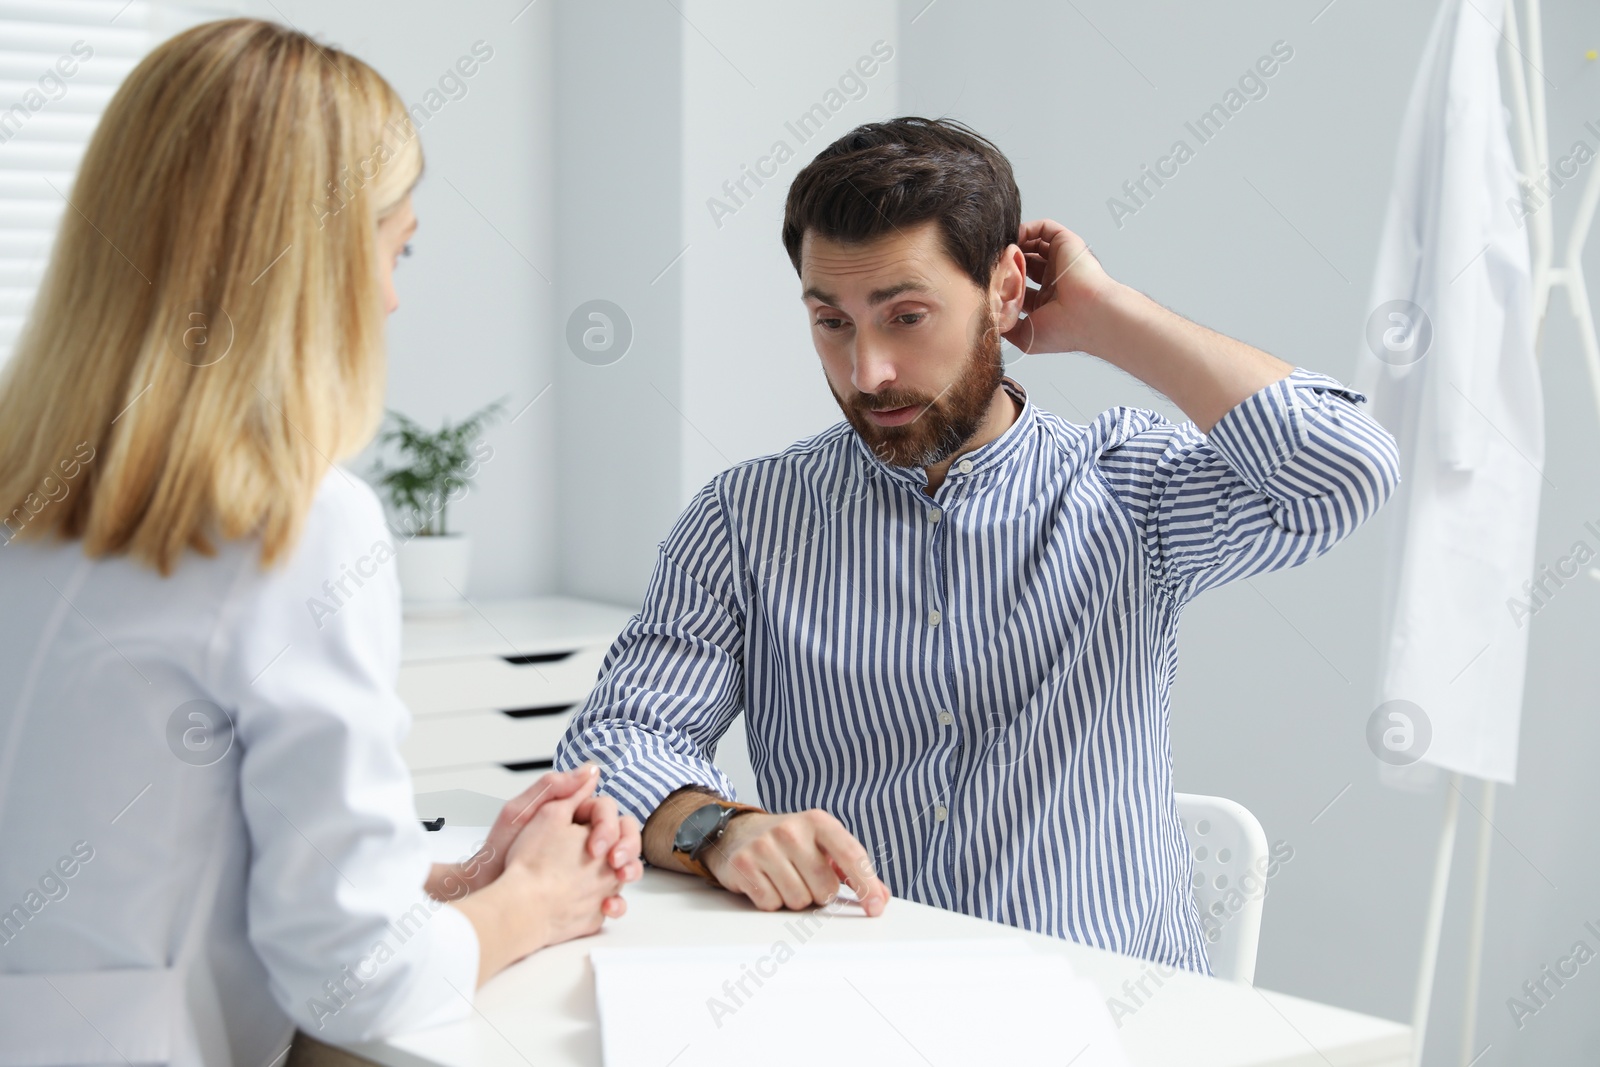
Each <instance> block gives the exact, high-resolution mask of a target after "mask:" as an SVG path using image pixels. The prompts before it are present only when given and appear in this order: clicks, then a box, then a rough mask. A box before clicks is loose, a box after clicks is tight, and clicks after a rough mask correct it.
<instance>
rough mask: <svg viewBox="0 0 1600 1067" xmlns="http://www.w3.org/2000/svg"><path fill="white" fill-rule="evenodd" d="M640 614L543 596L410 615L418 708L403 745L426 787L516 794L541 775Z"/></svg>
mask: <svg viewBox="0 0 1600 1067" xmlns="http://www.w3.org/2000/svg"><path fill="white" fill-rule="evenodd" d="M631 616H632V612H630V611H628V610H627V609H626V608H619V607H615V606H612V605H608V604H598V603H594V602H591V601H584V600H575V599H571V598H567V597H540V598H535V599H530V600H508V601H487V602H486V601H479V602H476V603H475V604H473V605H471V606H469V607H468V608H467V609H466V611H465V613H464V614H462V615H460V616H459V617H455V618H449V619H431V618H430V619H411V618H408V619H406V620H405V625H404V636H403V643H402V647H401V666H400V681H399V691H400V698H401V699H402V700H404V701H405V703H406V706H407V707H409V708H410V709H411V714H412V725H411V733H410V735H409V736H408V737H407V738H406V741H405V744H404V746H403V751H404V753H405V757H406V762H407V764H408V765H409V766H410V767H411V771H412V775H413V778H414V779H415V783H416V789H417V791H418V792H419V793H426V792H434V791H438V790H446V789H471V790H474V791H477V792H482V793H487V794H489V795H490V796H497V797H509V796H512V795H514V794H515V793H517V792H519V791H520V790H521V789H522V788H523V787H524V786H525V785H526V784H527V782H529V781H531V780H532V779H533V778H536V777H538V775H539V774H540V773H542V771H543V770H544V769H545V768H547V767H549V766H550V764H551V762H552V760H553V759H554V758H555V752H556V743H557V742H558V741H559V740H560V739H561V735H562V733H563V732H565V730H566V727H567V723H568V721H569V720H570V719H571V717H572V713H573V712H574V711H576V710H577V708H578V706H579V705H580V704H582V703H583V701H584V699H585V698H586V697H587V696H588V695H589V691H590V690H591V689H593V688H594V684H595V681H596V679H597V678H598V677H599V673H600V663H601V661H602V660H603V659H604V658H605V654H606V650H607V649H608V648H610V647H611V643H612V641H613V640H615V638H616V636H617V634H619V633H620V632H621V631H622V628H623V626H624V625H626V623H627V621H628V619H629V618H630V617H631Z"/></svg>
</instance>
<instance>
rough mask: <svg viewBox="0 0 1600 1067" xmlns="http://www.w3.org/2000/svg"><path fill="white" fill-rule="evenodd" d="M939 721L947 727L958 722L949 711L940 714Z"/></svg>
mask: <svg viewBox="0 0 1600 1067" xmlns="http://www.w3.org/2000/svg"><path fill="white" fill-rule="evenodd" d="M939 721H940V722H942V723H944V724H945V725H946V726H949V725H950V724H951V723H953V722H955V721H956V717H955V716H954V715H952V714H950V713H949V712H948V711H941V712H940V713H939Z"/></svg>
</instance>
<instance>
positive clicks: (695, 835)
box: [672, 804, 723, 852]
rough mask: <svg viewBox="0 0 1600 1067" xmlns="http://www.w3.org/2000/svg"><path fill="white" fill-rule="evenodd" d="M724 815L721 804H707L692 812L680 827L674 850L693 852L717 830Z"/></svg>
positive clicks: (673, 841)
mask: <svg viewBox="0 0 1600 1067" xmlns="http://www.w3.org/2000/svg"><path fill="white" fill-rule="evenodd" d="M722 813H723V808H722V805H721V804H705V805H702V806H701V807H698V808H696V809H694V810H693V811H691V812H690V813H689V815H688V817H687V818H685V819H684V820H683V823H682V825H680V826H679V827H678V833H677V836H675V837H674V838H673V839H672V847H673V849H674V850H675V851H678V852H693V851H694V850H695V846H697V845H699V844H700V842H702V841H704V840H705V839H706V837H707V836H708V835H709V834H710V833H711V832H712V831H714V830H715V829H716V828H717V824H718V823H720V822H721V821H722Z"/></svg>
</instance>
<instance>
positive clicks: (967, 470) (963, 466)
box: [956, 459, 972, 474]
mask: <svg viewBox="0 0 1600 1067" xmlns="http://www.w3.org/2000/svg"><path fill="white" fill-rule="evenodd" d="M956 470H958V471H960V472H961V473H962V474H971V473H972V460H970V459H964V460H962V461H961V462H960V463H957V464H956Z"/></svg>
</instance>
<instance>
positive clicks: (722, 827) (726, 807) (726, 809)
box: [672, 800, 763, 885]
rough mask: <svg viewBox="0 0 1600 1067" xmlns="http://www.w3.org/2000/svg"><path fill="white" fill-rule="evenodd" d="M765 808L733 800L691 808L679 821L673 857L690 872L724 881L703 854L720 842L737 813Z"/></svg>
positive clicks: (713, 881) (709, 879) (674, 839)
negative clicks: (711, 867) (707, 862)
mask: <svg viewBox="0 0 1600 1067" xmlns="http://www.w3.org/2000/svg"><path fill="white" fill-rule="evenodd" d="M762 810H763V809H762V808H758V807H755V806H754V805H751V804H736V803H734V802H733V801H731V800H711V801H707V802H706V803H704V804H702V805H700V806H699V807H698V808H695V809H694V810H693V811H691V812H690V813H689V814H688V815H687V816H685V817H684V820H683V822H682V823H680V824H679V825H678V832H677V833H676V834H675V835H674V836H673V838H672V856H673V858H674V859H676V860H677V861H678V864H679V866H681V867H682V868H683V869H684V870H686V871H688V872H689V873H690V874H698V875H699V876H700V877H702V878H704V879H705V880H706V881H708V882H710V883H711V884H712V885H721V884H722V883H721V882H718V881H717V879H716V876H714V875H713V874H712V873H711V869H710V868H709V867H707V866H706V864H705V861H704V860H702V859H701V858H700V857H701V856H702V855H703V854H704V853H705V850H706V849H707V848H710V847H711V846H712V845H714V844H716V843H717V841H718V839H720V838H721V837H722V835H723V833H724V832H725V831H726V830H727V829H728V824H729V823H730V822H732V821H733V817H734V816H735V815H740V814H742V813H744V812H747V811H762Z"/></svg>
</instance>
